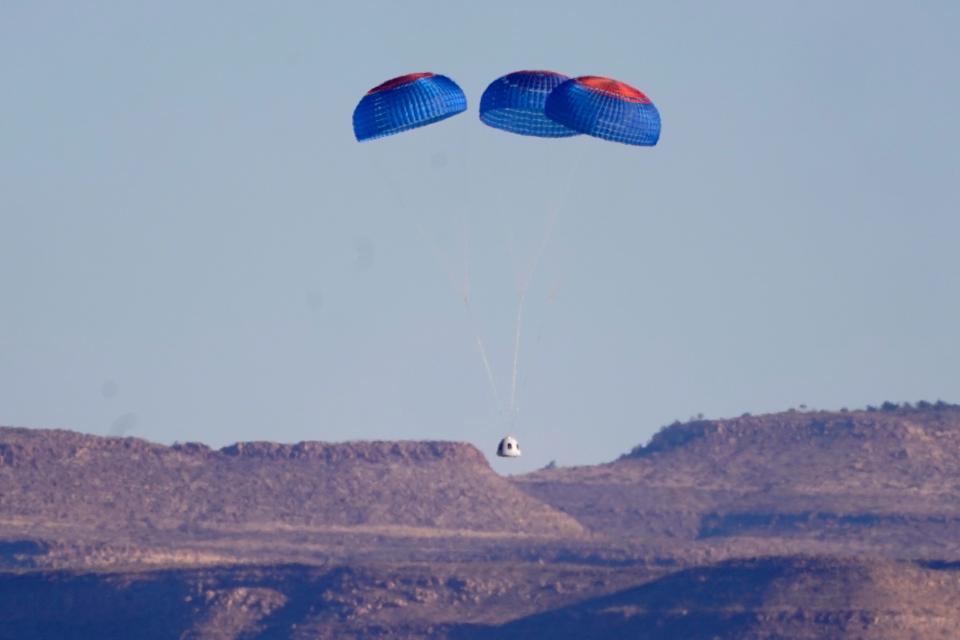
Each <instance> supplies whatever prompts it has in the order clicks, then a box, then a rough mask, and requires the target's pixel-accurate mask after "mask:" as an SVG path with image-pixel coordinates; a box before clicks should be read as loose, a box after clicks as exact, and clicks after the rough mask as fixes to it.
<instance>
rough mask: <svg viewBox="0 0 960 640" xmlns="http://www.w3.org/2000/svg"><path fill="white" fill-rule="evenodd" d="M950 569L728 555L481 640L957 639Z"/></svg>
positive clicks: (472, 632) (959, 625)
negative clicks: (535, 639) (728, 558)
mask: <svg viewBox="0 0 960 640" xmlns="http://www.w3.org/2000/svg"><path fill="white" fill-rule="evenodd" d="M957 602H960V582H958V578H957V575H956V574H955V573H954V572H945V571H935V570H930V569H924V568H921V567H918V566H916V565H912V564H909V563H896V562H890V561H883V560H866V559H856V558H854V559H835V558H822V557H813V558H807V557H770V558H761V559H755V560H733V561H728V562H723V563H720V564H716V565H710V566H705V567H697V568H694V569H688V570H685V571H680V572H677V573H674V574H671V575H668V576H666V577H663V578H660V579H658V580H654V581H652V582H649V583H646V584H643V585H641V586H638V587H635V588H631V589H627V590H624V591H621V592H619V593H615V594H613V595H609V596H602V597H600V598H596V599H592V600H587V601H584V602H579V603H576V604H573V605H570V606H567V607H563V608H560V609H557V610H554V611H548V612H545V613H541V614H537V615H534V616H529V617H526V618H522V619H520V620H516V621H514V622H511V623H508V624H505V625H501V626H496V627H487V628H482V627H466V628H463V629H461V630H459V632H458V633H456V634H454V637H457V638H463V639H468V638H469V639H472V640H473V639H481V638H497V639H501V638H503V639H507V638H533V637H539V638H576V639H577V640H584V639H587V638H637V639H649V640H673V639H674V638H685V639H687V640H699V639H703V640H772V639H775V638H791V639H793V640H807V639H809V640H815V639H816V640H832V639H837V640H840V639H843V638H859V639H871V640H908V639H914V638H925V639H932V638H944V639H947V638H957V637H960V609H958V608H957Z"/></svg>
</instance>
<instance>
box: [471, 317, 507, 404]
mask: <svg viewBox="0 0 960 640" xmlns="http://www.w3.org/2000/svg"><path fill="white" fill-rule="evenodd" d="M463 305H464V308H465V309H466V311H467V319H468V320H469V321H470V327H471V329H472V330H473V335H474V338H475V339H476V341H477V348H478V349H479V350H480V360H481V361H482V362H483V370H484V371H485V372H486V374H487V382H489V383H490V392H491V393H492V394H493V400H494V402H496V404H497V413H499V414H500V419H501V420H502V421H504V422H507V416H505V415H504V413H503V402H502V401H501V399H500V392H499V391H498V390H497V382H496V380H495V379H494V377H493V368H492V367H491V366H490V358H489V357H487V348H486V346H484V344H483V338H482V337H481V336H480V330H479V329H478V328H477V321H476V320H475V319H474V317H473V309H471V307H470V301H469V299H467V298H464V299H463Z"/></svg>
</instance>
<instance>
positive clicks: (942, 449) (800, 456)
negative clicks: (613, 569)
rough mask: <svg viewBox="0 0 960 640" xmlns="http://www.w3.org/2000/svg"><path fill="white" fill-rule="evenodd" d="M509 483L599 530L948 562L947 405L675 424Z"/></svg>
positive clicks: (958, 416) (958, 479) (957, 456)
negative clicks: (805, 543)
mask: <svg viewBox="0 0 960 640" xmlns="http://www.w3.org/2000/svg"><path fill="white" fill-rule="evenodd" d="M514 481H515V483H516V484H517V486H518V487H520V488H522V489H523V490H524V491H526V492H528V493H529V494H530V495H533V496H536V497H538V498H540V499H541V500H543V501H545V502H547V503H549V504H551V505H553V506H554V507H556V508H558V509H560V510H562V511H564V512H565V513H569V514H570V515H572V516H574V517H575V518H577V520H578V521H580V522H581V523H582V524H584V525H585V526H587V527H588V528H590V529H591V530H592V531H594V532H597V533H600V534H604V535H607V536H609V537H611V538H623V537H625V536H629V537H631V538H633V539H636V538H643V539H647V540H650V539H665V540H674V541H677V540H708V539H715V540H717V541H718V542H722V539H734V538H737V539H739V540H741V541H742V540H743V539H745V538H749V539H750V540H751V541H754V542H756V540H757V539H758V538H771V537H778V538H784V537H787V538H792V539H798V538H800V539H807V540H816V541H820V542H829V541H834V542H837V543H840V544H841V545H849V546H850V550H851V551H854V552H862V551H864V550H872V551H878V552H882V553H885V554H889V555H893V556H896V557H913V556H915V555H925V556H930V557H944V556H947V555H949V556H951V557H953V556H956V555H957V554H958V553H960V500H958V499H957V498H958V496H960V407H957V406H953V405H946V404H943V403H940V404H938V405H929V406H922V407H920V408H915V407H894V406H889V405H887V406H886V409H885V410H871V411H851V412H798V411H793V412H785V413H779V414H772V415H766V416H757V417H753V416H743V417H740V418H735V419H730V420H697V421H692V422H689V423H685V424H681V423H676V424H674V425H671V426H669V427H666V428H664V429H663V430H661V431H660V432H659V433H658V434H657V435H656V436H655V437H654V438H653V439H652V440H651V441H650V443H649V444H647V445H646V446H641V447H637V448H636V449H634V450H633V451H632V452H630V453H629V454H627V455H625V456H623V457H622V458H620V459H619V460H616V461H614V462H611V463H608V464H603V465H597V466H591V467H579V468H567V469H548V470H542V471H538V472H535V473H532V474H528V475H525V476H521V477H518V478H515V479H514ZM836 548H837V547H836V546H834V547H831V550H832V551H835V550H836Z"/></svg>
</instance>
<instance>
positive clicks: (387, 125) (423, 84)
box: [353, 73, 467, 142]
mask: <svg viewBox="0 0 960 640" xmlns="http://www.w3.org/2000/svg"><path fill="white" fill-rule="evenodd" d="M466 110H467V97H466V96H465V95H464V93H463V90H462V89H461V88H460V87H459V86H457V83H456V82H454V81H453V80H451V79H450V78H448V77H446V76H442V75H437V74H434V73H408V74H407V75H404V76H399V77H396V78H393V79H392V80H387V81H386V82H384V83H382V84H379V85H377V86H376V87H374V88H373V89H370V91H368V92H367V95H365V96H363V98H362V99H361V100H360V103H359V104H358V105H357V108H356V109H354V111H353V133H354V135H355V136H356V137H357V140H359V141H361V142H362V141H364V140H373V139H375V138H382V137H384V136H390V135H393V134H395V133H400V132H401V131H407V130H408V129H415V128H417V127H422V126H424V125H428V124H432V123H434V122H439V121H440V120H444V119H446V118H449V117H450V116H455V115H457V114H458V113H461V112H463V111H466Z"/></svg>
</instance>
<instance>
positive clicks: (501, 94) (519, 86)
mask: <svg viewBox="0 0 960 640" xmlns="http://www.w3.org/2000/svg"><path fill="white" fill-rule="evenodd" d="M566 80H569V78H568V77H567V76H565V75H563V74H561V73H555V72H553V71H514V72H513V73H509V74H507V75H505V76H502V77H500V78H497V79H496V80H494V81H493V82H491V83H490V85H489V86H488V87H487V88H486V90H485V91H484V92H483V96H481V98H480V120H482V121H483V122H484V123H485V124H488V125H490V126H491V127H495V128H497V129H503V130H504V131H509V132H511V133H517V134H520V135H524V136H539V137H541V138H560V137H564V136H575V135H578V133H579V132H577V131H575V130H573V129H571V128H569V127H567V126H565V125H562V124H560V123H558V122H556V121H554V120H551V119H550V118H548V117H547V116H546V114H544V112H543V108H544V104H545V103H546V101H547V96H548V95H549V94H550V92H551V91H553V90H554V89H555V88H556V87H557V86H558V85H560V84H562V83H563V82H565V81H566Z"/></svg>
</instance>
